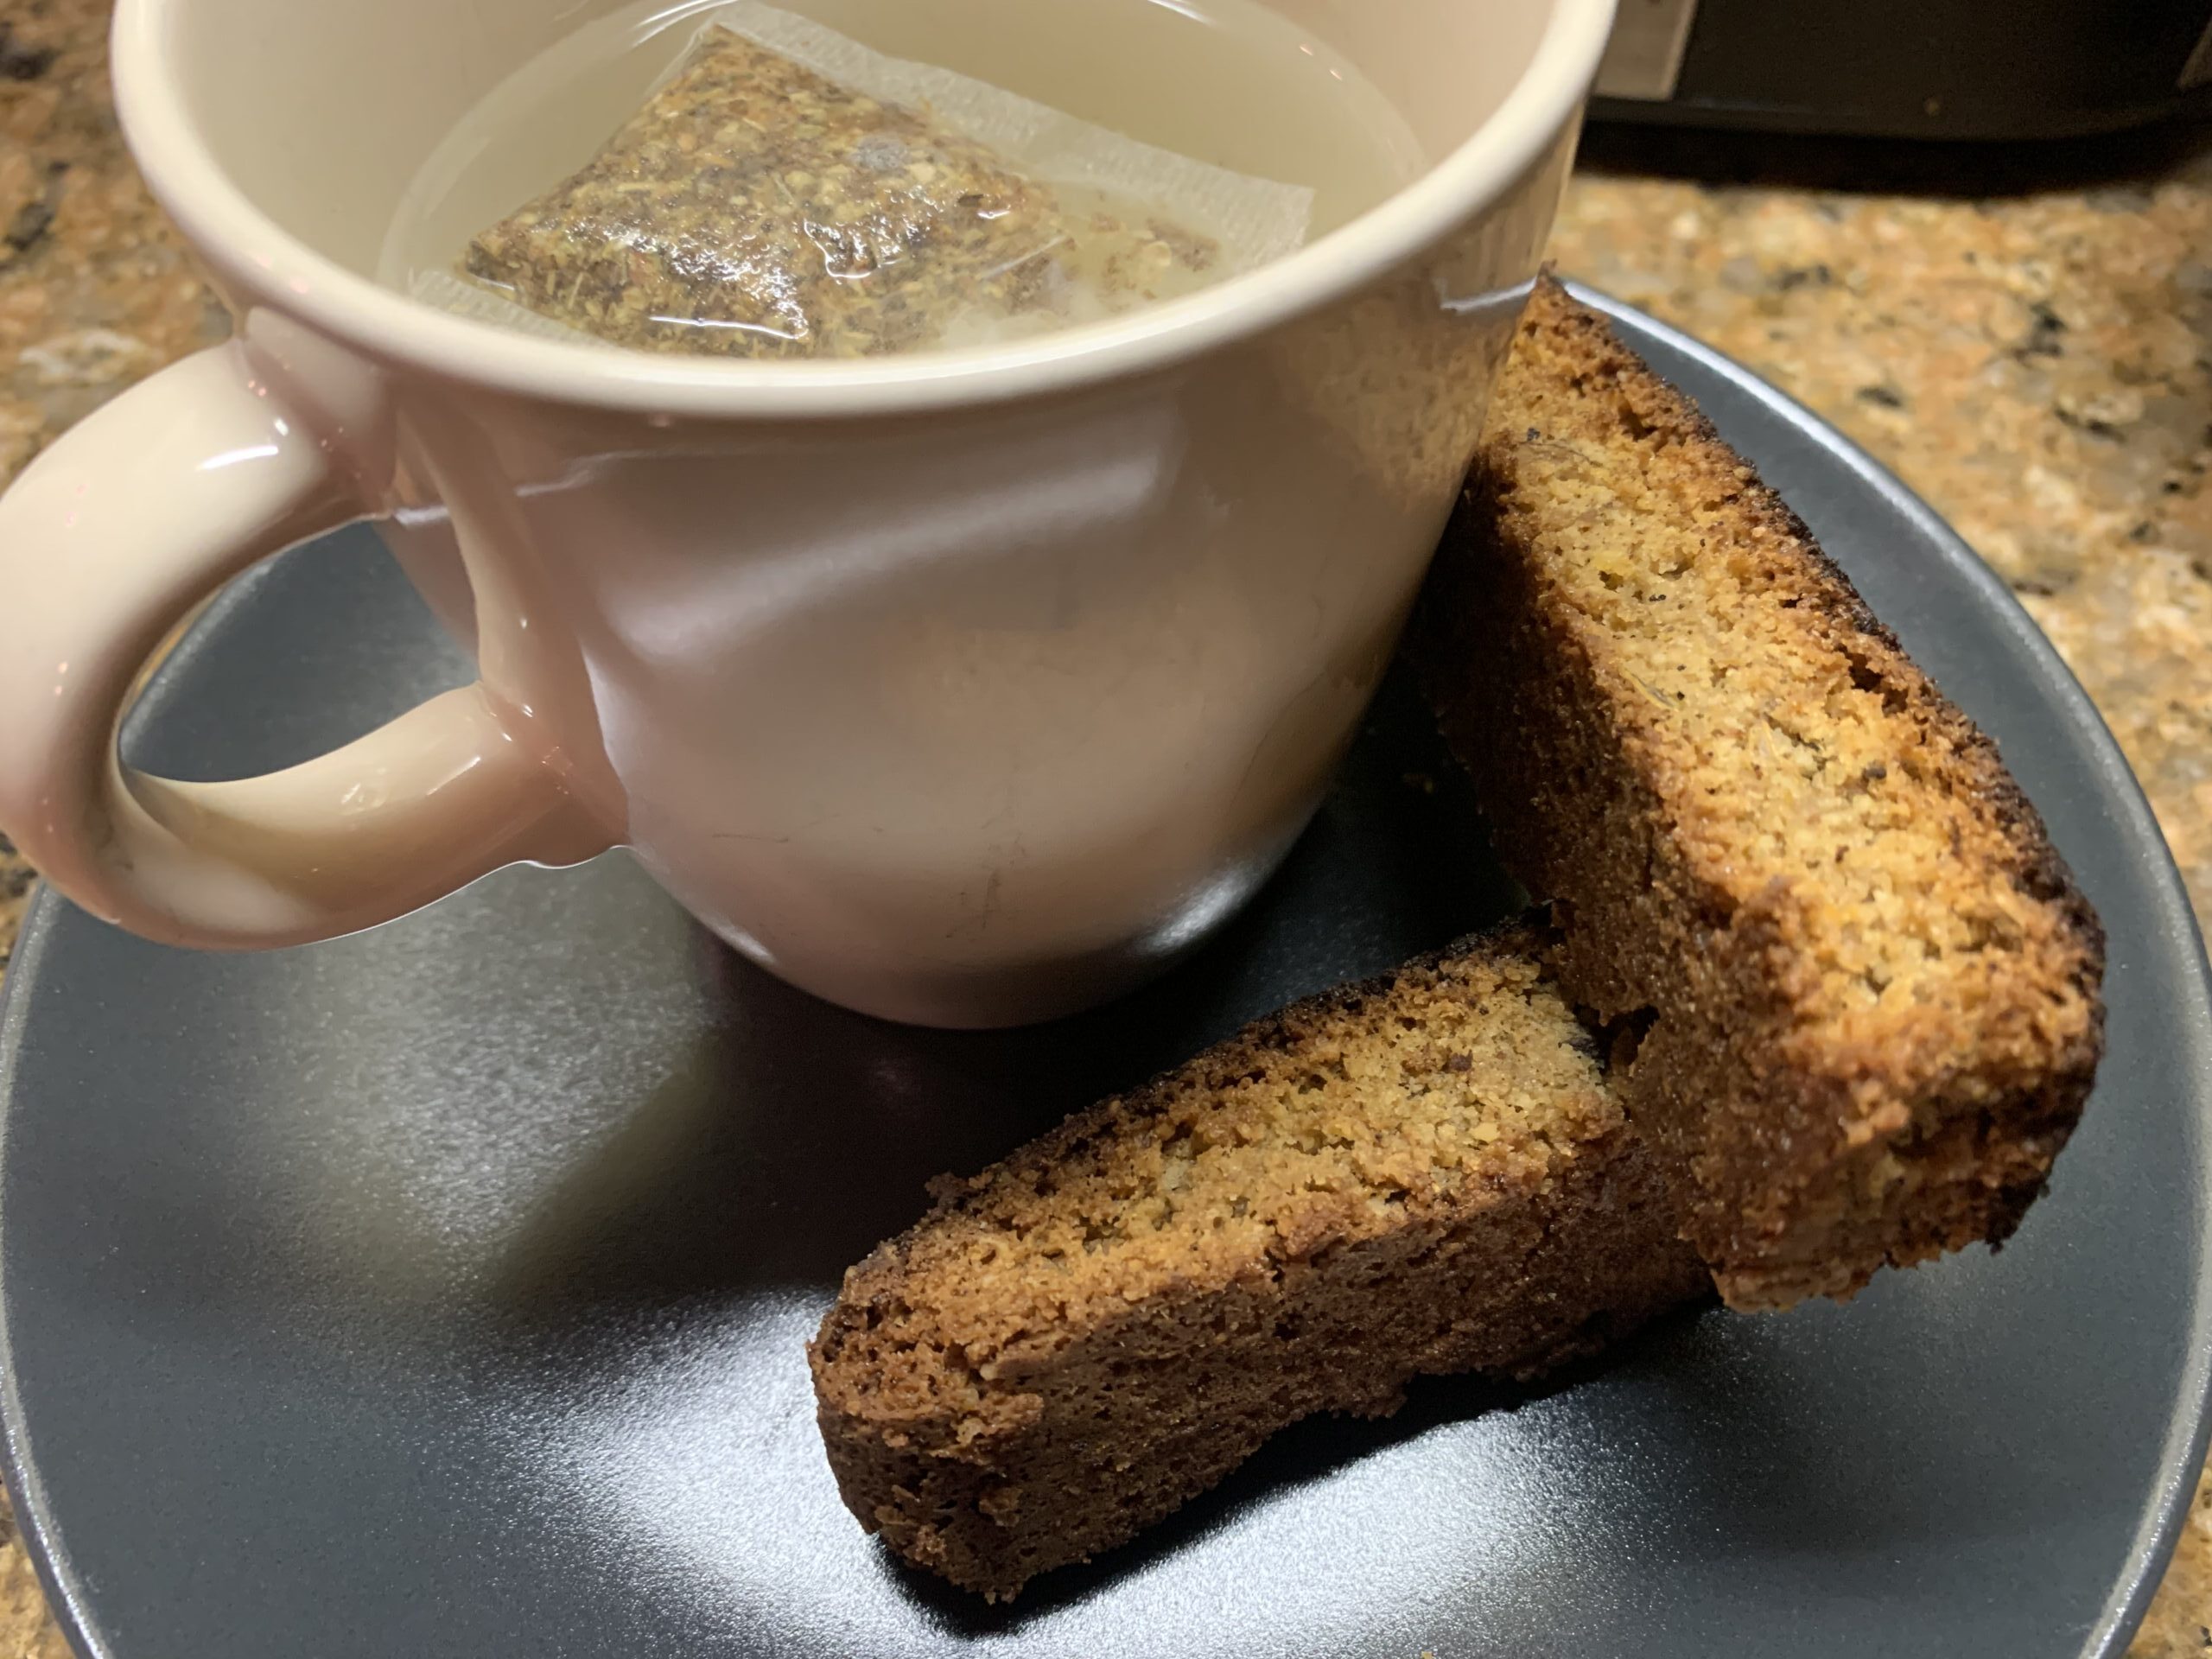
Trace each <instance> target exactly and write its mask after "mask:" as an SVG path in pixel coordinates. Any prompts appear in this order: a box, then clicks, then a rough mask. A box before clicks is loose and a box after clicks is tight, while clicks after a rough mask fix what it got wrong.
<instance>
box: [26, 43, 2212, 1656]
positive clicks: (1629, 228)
mask: <svg viewBox="0 0 2212 1659" xmlns="http://www.w3.org/2000/svg"><path fill="white" fill-rule="evenodd" d="M106 13H107V5H106V0H19V3H16V4H15V5H11V6H10V7H8V8H7V9H6V10H5V13H4V14H0V135H4V136H3V137H0V377H3V378H0V484H4V483H5V482H6V480H8V479H10V478H12V477H13V476H14V475H15V474H16V471H17V470H19V469H20V468H21V467H22V465H23V464H24V463H25V462H26V461H29V459H30V457H31V456H32V455H33V454H35V453H37V451H38V449H39V448H41V446H42V445H44V444H45V443H47V442H49V441H50V440H51V439H52V438H53V437H54V435H56V434H57V433H59V432H60V430H62V429H64V428H65V427H67V425H68V424H69V423H71V422H72V421H73V420H75V419H77V418H79V416H83V415H84V414H86V412H88V411H89V410H92V409H93V408H94V407H96V406H97V405H98V404H100V403H101V402H102V401H103V400H105V398H107V397H111V396H113V395H114V394H115V393H116V392H118V391H121V390H122V389H123V388H124V387H125V386H127V385H130V383H131V382H132V381H134V380H136V379H137V378H140V377H142V376H143V375H145V374H147V373H149V372H151V371H153V370H154V369H156V368H158V367H159V366H161V365H162V364H164V363H167V362H168V361H170V360H172V359H175V358H176V357H178V356H180V355H181V354H183V353H186V352H188V351H190V350H192V349H193V348H194V347H195V346H200V345H202V344H205V343H207V342H208V341H210V340H214V339H217V338H219V337H220V335H221V334H222V333H223V332H224V329H225V327H226V325H225V322H224V319H223V316H222V314H221V312H220V310H219V308H218V307H216V306H215V304H214V303H213V301H212V300H211V299H210V298H209V297H208V296H207V292H206V290H205V289H203V288H202V286H201V285H200V282H199V280H198V279H197V277H195V276H194V274H193V269H192V265H191V262H190V259H189V257H188V256H187V254H186V253H185V251H184V250H183V247H182V245H181V243H180V241H179V239H178V238H177V236H176V234H175V232H174V231H173V230H171V229H170V228H169V226H168V224H167V223H166V221H165V220H164V219H162V215H161V214H160V213H159V212H158V211H157V210H156V208H155V207H154V206H153V205H152V203H151V202H150V201H149V200H148V199H147V196H146V194H145V191H144V188H143V186H142V185H141V184H140V183H139V181H138V177H137V173H136V172H135V171H134V170H133V168H131V166H130V162H129V160H128V159H127V158H126V156H124V151H123V148H122V145H121V143H120V141H119V139H118V137H117V134H116V130H115V124H114V118H113V112H112V108H111V104H110V100H109V97H108V89H107V77H106V64H105V46H104V34H105V25H106ZM2055 167H2056V168H2063V172H2064V174H2065V176H2063V177H2058V178H2054V177H2053V176H2052V173H2053V168H2055ZM1715 181H1722V182H1715ZM1554 251H1555V255H1556V257H1557V258H1558V260H1559V262H1560V265H1561V267H1562V268H1563V269H1564V270H1566V271H1567V272H1568V273H1569V274H1571V275H1573V276H1577V277H1581V278H1583V279H1584V280H1586V281H1588V282H1590V283H1593V284H1595V285H1596V286H1598V287H1599V288H1602V289H1606V290H1608V291H1610V292H1611V293H1613V294H1615V295H1618V296H1620V297H1621V298H1622V299H1624V300H1627V301H1630V302H1632V303H1634V304H1637V305H1639V306H1642V307H1643V308H1646V309H1647V310H1649V311H1651V312H1653V313H1655V314H1656V315H1659V316H1661V317H1662V318H1664V319H1666V320H1667V321H1670V322H1673V323H1675V324H1677V325H1679V326H1680V327H1683V328H1685V329H1687V330H1688V331H1689V332H1691V333H1692V334H1697V335H1699V336H1700V337H1701V338H1702V339H1704V340H1708V341H1710V342H1711V343H1712V344H1713V345H1714V346H1718V347H1719V349H1720V350H1722V351H1724V352H1726V353H1728V354H1729V355H1731V356H1732V357H1734V358H1736V359H1738V360H1739V361H1741V362H1743V363H1745V364H1748V365H1750V366H1751V368H1753V369H1755V370H1756V371H1758V372H1759V373H1761V374H1764V375H1765V376H1766V377H1767V378H1770V379H1771V380H1773V381H1774V382H1775V383H1777V385H1781V386H1782V387H1783V388H1784V389H1785V390H1787V391H1789V392H1791V393H1793V394H1794V395H1796V397H1799V398H1801V399H1802V400H1803V401H1804V402H1805V403H1807V404H1810V405H1811V406H1812V407H1813V408H1815V409H1816V410H1819V411H1820V412H1821V414H1823V415H1825V416H1827V417H1828V418H1829V419H1830V420H1832V421H1834V423H1836V424H1837V425H1839V426H1840V427H1841V428H1842V429H1844V430H1845V431H1847V432H1848V433H1849V434H1851V435H1852V436H1853V437H1854V438H1856V439H1857V440H1858V441H1859V442H1861V443H1863V444H1865V445H1866V448H1869V449H1870V450H1872V452H1873V453H1874V454H1876V455H1878V456H1879V457H1880V458H1881V459H1882V461H1885V463H1887V464H1888V465H1889V466H1890V467H1892V468H1894V469H1895V470H1896V471H1897V473H1898V474H1900V475H1901V476H1902V477H1903V478H1904V480H1905V481H1906V482H1907V483H1909V484H1910V485H1911V486H1913V487H1914V488H1915V489H1916V490H1918V491H1919V492H1920V493H1922V494H1923V496H1925V497H1926V498H1927V499H1929V501H1930V502H1931V503H1932V504H1933V505H1935V506H1936V509H1937V510H1938V511H1939V512H1942V513H1943V514H1944V515H1945V516H1946V517H1947V518H1949V519H1950V521H1951V522H1952V523H1953V524H1955V525H1957V526H1958V528H1959V529H1960V531H1962V532H1963V533H1964V535H1965V536H1966V537H1967V540H1968V541H1969V542H1971V543H1974V546H1975V547H1977V548H1978V549H1980V551H1981V553H1982V555H1983V556H1985V557H1986V558H1987V559H1988V561H1989V562H1990V563H1991V564H1992V565H1993V566H1994V567H1995V568H1996V569H1997V570H1998V571H1999V573H2000V574H2001V575H2003V576H2004V577H2005V580H2006V581H2007V582H2010V583H2011V584H2012V588H2013V589H2014V591H2015V592H2017V593H2018V594H2020V595H2021V597H2022V599H2023V600H2024V602H2025V603H2026V605H2027V607H2028V608H2029V609H2030V611H2031V612H2032V613H2034V615H2035V618H2036V620H2037V621H2038V622H2040V623H2041V624H2042V625H2043V626H2044V629H2045V630H2046V631H2047V632H2049V633H2050V636H2051V638H2052V639H2054V640H2056V642H2057V645H2058V648H2059V650H2060V651H2061V652H2063V654H2064V655H2065V657H2066V658H2067V660H2068V662H2069V663H2070V664H2072V665H2073V668H2074V671H2075V673H2076V674H2077V675H2078V676H2080V677H2081V679H2082V683H2083V684H2084V685H2085V686H2086V687H2087V688H2088V691H2089V694H2090V696H2092V697H2094V699H2095V700H2096V702H2097V704H2098V706H2099V707H2100V708H2101V709H2103V711H2104V715H2105V718H2106V719H2107V721H2110V722H2111V725H2112V728H2113V731H2114V732H2115V733H2116V734H2118V735H2119V738H2120V743H2121V746H2122V747H2124V748H2125V749H2126V751H2127V754H2128V757H2129V759H2130V760H2132V761H2133V763H2134V766H2135V769H2136V772H2137V773H2138V774H2139V776H2140V777H2141V779H2143V783H2144V786H2145V789H2146V790H2147V791H2149V794H2150V797H2151V800H2152V805H2153V806H2154V807H2155V808H2156V809H2157V810H2158V817H2159V820H2160V822H2161V823H2163V824H2164V826H2165V831H2166V835H2167V837H2168V839H2169V840H2170V841H2171V842H2172V843H2173V848H2174V852H2175V855H2176V856H2177V858H2178V859H2179V861H2180V863H2181V867H2182V870H2183V874H2184V876H2185V877H2186V878H2187V880H2188V882H2189V885H2190V893H2191V894H2192V895H2193V896H2194V898H2195V899H2196V904H2197V906H2198V913H2199V915H2200V916H2202V915H2205V914H2206V913H2207V907H2208V906H2212V479H2208V477H2207V473H2208V469H2212V263H2208V262H2212V136H2207V135H2194V136H2192V135H2172V134H2167V135H2158V136H2153V137H2149V138H2145V139H2133V140H2126V141H2119V142H2114V143H2097V144H2087V145H2077V146H2072V147H2069V150H2068V152H2067V154H2066V155H2065V156H2064V157H2063V158H2061V159H2057V160H2054V158H2053V157H2051V156H2047V155H2044V156H2033V157H2024V156H1963V157H1962V156H1955V155H1946V154H1943V153H1942V152H1929V151H1925V150H1916V149H1907V148H1898V149H1889V148H1880V147H1878V148H1874V149H1868V148H1867V147H1865V146H1838V145H1827V144H1822V143H1814V142H1809V141H1807V142H1796V143H1777V142H1776V141H1773V140H1767V139H1760V140H1740V139H1739V140H1723V139H1711V138H1699V137H1682V138H1677V139H1670V140H1668V141H1666V142H1664V143H1660V142H1656V141H1653V140H1650V139H1648V138H1647V139H1639V140H1637V141H1634V142H1633V143H1630V142H1629V141H1624V140H1623V139H1622V138H1620V137H1616V136H1611V135H1603V134H1599V135H1593V137H1592V140H1591V142H1590V143H1589V144H1588V145H1587V146H1586V151H1585V166H1584V169H1583V171H1582V173H1581V175H1580V176H1579V177H1578V178H1577V180H1576V181H1575V184H1574V186H1573V191H1572V194H1571V195H1570V197H1569V199H1568V202H1567V208H1566V212H1565V214H1564V216H1563V218H1562V219H1561V222H1560V226H1559V231H1558V233H1557V236H1556V238H1554ZM30 879H31V878H30V873H29V871H28V870H27V869H26V868H24V867H23V865H22V861H20V860H19V859H17V858H16V857H15V856H14V855H13V853H12V849H7V848H6V843H5V842H0V966H4V963H5V962H6V959H7V953H8V950H9V948H10V945H11V944H12V943H13V939H14V934H15V929H16V922H17V919H18V917H19V915H20V912H21V910H22V899H23V895H24V893H25V891H26V889H27V888H28V887H29V883H30ZM2207 1649H2212V1484H2200V1486H2199V1488H2198V1491H2197V1496H2196V1503H2195V1505H2194V1506H2193V1508H2192V1510H2191V1513H2190V1523H2189V1526H2188V1527H2187V1529H2185V1531H2184V1533H2183V1537H2182V1541H2181V1544H2180V1548H2179V1550H2178V1552H2177V1554H2176V1557H2175V1560H2174V1564H2173V1566H2172V1567H2171V1569H2170V1571H2169V1572H2168V1573H2167V1576H2166V1580H2165V1583H2164V1586H2163V1588H2162V1589H2161V1591H2160V1592H2159V1595H2158V1601H2157V1603H2156V1604H2155V1605H2154V1606H2153V1607H2152V1611H2151V1615H2150V1618H2149V1619H2148V1620H2147V1621H2146V1623H2145V1626H2144V1629H2143V1631H2142V1633H2141V1635H2140V1636H2139V1637H2138V1638H2137V1640H2136V1642H2135V1644H2134V1646H2133V1648H2132V1649H2130V1652H2131V1654H2132V1655H2134V1656H2138V1659H2177V1656H2180V1655H2183V1654H2190V1655H2201V1654H2202V1653H2204V1652H2205V1651H2206V1650H2207ZM67 1651H68V1649H67V1645H66V1644H65V1643H64V1642H63V1641H62V1639H61V1637H60V1633H59V1631H58V1630H56V1629H55V1627H54V1624H53V1622H52V1620H51V1619H50V1618H48V1615H47V1612H46V1608H45V1605H44V1602H43V1600H42V1599H41V1595H40V1592H39V1587H38V1585H37V1582H36V1580H35V1577H34V1576H33V1573H32V1571H31V1568H30V1565H29V1560H28V1559H27V1558H26V1556H25V1555H24V1553H23V1550H22V1545H21V1543H20V1541H18V1540H17V1538H16V1534H15V1529H14V1526H13V1524H12V1521H11V1520H10V1518H9V1517H7V1516H6V1515H5V1513H4V1510H0V1659H33V1656H35V1659H63V1656H66V1655H67Z"/></svg>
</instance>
